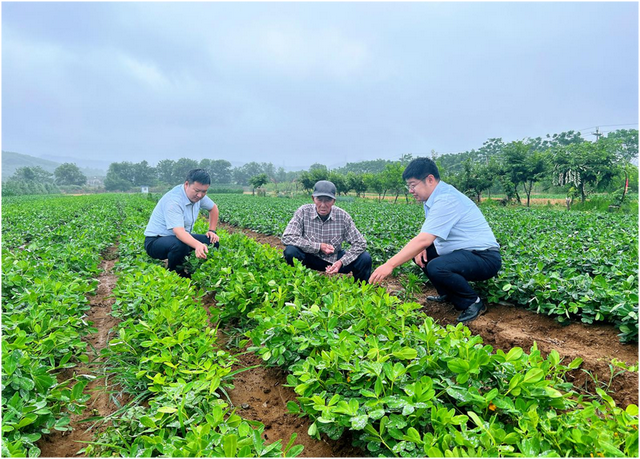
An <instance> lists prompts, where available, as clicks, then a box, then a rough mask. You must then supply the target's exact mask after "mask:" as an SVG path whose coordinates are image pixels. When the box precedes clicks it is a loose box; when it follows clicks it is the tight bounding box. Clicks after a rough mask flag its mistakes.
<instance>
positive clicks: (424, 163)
mask: <svg viewBox="0 0 640 459" xmlns="http://www.w3.org/2000/svg"><path fill="white" fill-rule="evenodd" d="M430 175H433V177H434V178H435V179H436V180H440V172H439V171H438V166H436V163H435V162H434V161H433V160H432V159H430V158H416V159H414V160H413V161H411V162H410V163H409V164H408V165H407V167H406V168H405V170H404V172H403V173H402V180H409V179H411V178H414V179H418V180H424V179H426V178H427V177H428V176H430Z"/></svg>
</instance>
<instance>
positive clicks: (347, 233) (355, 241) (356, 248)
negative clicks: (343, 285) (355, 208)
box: [336, 215, 367, 272]
mask: <svg viewBox="0 0 640 459" xmlns="http://www.w3.org/2000/svg"><path fill="white" fill-rule="evenodd" d="M345 217H346V218H345V223H344V224H345V229H344V240H345V241H347V242H348V243H349V244H350V245H351V247H349V250H347V251H346V252H345V253H344V255H343V256H342V258H340V260H338V261H341V262H342V265H343V266H346V265H350V264H351V263H353V262H354V261H355V260H356V258H358V257H359V256H360V255H361V254H362V253H363V252H364V251H365V250H367V241H366V240H365V238H364V236H362V234H361V233H360V231H358V228H356V225H355V223H354V222H353V219H352V218H351V216H350V215H346V216H345ZM338 269H339V268H338ZM336 272H337V271H336Z"/></svg>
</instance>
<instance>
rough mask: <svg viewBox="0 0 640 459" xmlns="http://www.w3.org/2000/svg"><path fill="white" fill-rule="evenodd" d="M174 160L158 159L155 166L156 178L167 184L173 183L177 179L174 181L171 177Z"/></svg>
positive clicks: (175, 182)
mask: <svg viewBox="0 0 640 459" xmlns="http://www.w3.org/2000/svg"><path fill="white" fill-rule="evenodd" d="M175 164H176V162H175V161H173V160H172V159H163V160H160V161H158V165H157V166H156V173H157V174H158V180H160V181H161V182H162V183H165V184H167V185H175V184H177V183H178V182H179V181H176V180H175V179H174V177H173V171H174V169H175Z"/></svg>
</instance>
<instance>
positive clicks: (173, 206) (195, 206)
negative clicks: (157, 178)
mask: <svg viewBox="0 0 640 459" xmlns="http://www.w3.org/2000/svg"><path fill="white" fill-rule="evenodd" d="M213 206H215V203H214V202H213V201H212V200H211V198H210V197H209V196H205V197H204V198H202V199H201V200H200V201H198V202H191V201H190V200H189V198H188V197H187V193H186V192H185V190H184V183H183V184H181V185H178V186H176V187H175V188H173V189H172V190H170V191H168V192H167V193H166V194H165V195H164V196H163V197H162V198H160V201H158V204H156V207H155V208H154V209H153V212H152V213H151V218H149V223H148V224H147V228H146V229H145V230H144V235H145V236H174V235H175V233H174V232H173V228H184V229H185V230H186V231H187V232H189V233H191V232H192V231H193V225H194V223H195V221H196V219H197V218H198V213H200V208H203V209H206V210H209V211H210V210H211V209H213Z"/></svg>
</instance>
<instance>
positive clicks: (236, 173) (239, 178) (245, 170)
mask: <svg viewBox="0 0 640 459" xmlns="http://www.w3.org/2000/svg"><path fill="white" fill-rule="evenodd" d="M262 173H264V168H263V167H262V165H260V164H259V163H257V162H255V161H252V162H250V163H247V164H243V165H242V166H240V167H236V168H235V169H234V170H233V179H234V181H235V182H236V183H237V184H238V185H242V186H246V185H249V183H250V182H249V180H250V179H251V177H255V176H256V175H259V174H262Z"/></svg>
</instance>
